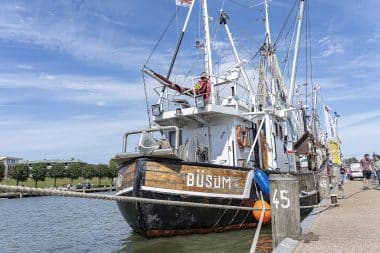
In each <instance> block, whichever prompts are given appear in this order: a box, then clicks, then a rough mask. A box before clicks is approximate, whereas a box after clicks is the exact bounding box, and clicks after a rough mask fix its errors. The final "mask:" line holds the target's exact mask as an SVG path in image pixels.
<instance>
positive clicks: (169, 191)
mask: <svg viewBox="0 0 380 253" xmlns="http://www.w3.org/2000/svg"><path fill="white" fill-rule="evenodd" d="M141 190H143V191H152V192H161V193H171V194H178V195H190V196H201V197H215V198H231V199H243V198H244V194H243V195H236V194H223V193H208V192H193V191H181V190H172V189H165V188H156V187H150V186H141Z"/></svg>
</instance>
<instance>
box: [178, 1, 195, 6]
mask: <svg viewBox="0 0 380 253" xmlns="http://www.w3.org/2000/svg"><path fill="white" fill-rule="evenodd" d="M192 2H193V0H175V4H176V5H178V6H184V7H189V6H190V5H191V3H192Z"/></svg>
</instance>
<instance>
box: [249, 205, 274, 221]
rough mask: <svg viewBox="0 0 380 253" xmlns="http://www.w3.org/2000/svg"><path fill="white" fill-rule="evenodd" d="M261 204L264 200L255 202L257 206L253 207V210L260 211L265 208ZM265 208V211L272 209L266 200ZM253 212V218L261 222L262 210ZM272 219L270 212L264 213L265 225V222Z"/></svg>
mask: <svg viewBox="0 0 380 253" xmlns="http://www.w3.org/2000/svg"><path fill="white" fill-rule="evenodd" d="M261 203H262V200H257V201H256V202H255V204H254V205H253V208H258V209H261V208H263V206H262V204H261ZM264 206H265V209H270V205H269V204H268V202H266V201H265V200H264ZM252 212H253V217H255V218H256V220H258V221H259V220H260V215H261V210H253V211H252ZM270 217H271V213H270V210H268V211H265V212H264V218H263V222H264V223H265V222H268V221H270Z"/></svg>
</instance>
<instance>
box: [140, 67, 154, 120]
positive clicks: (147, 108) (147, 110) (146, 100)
mask: <svg viewBox="0 0 380 253" xmlns="http://www.w3.org/2000/svg"><path fill="white" fill-rule="evenodd" d="M141 76H142V79H143V84H144V93H145V106H146V113H147V115H148V122H149V127H151V126H152V124H151V122H150V110H149V109H150V108H149V101H148V91H147V89H146V82H145V75H144V71H141Z"/></svg>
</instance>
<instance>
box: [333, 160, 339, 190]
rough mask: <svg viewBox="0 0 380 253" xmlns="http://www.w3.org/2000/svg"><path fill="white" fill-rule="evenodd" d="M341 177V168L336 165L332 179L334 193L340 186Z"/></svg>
mask: <svg viewBox="0 0 380 253" xmlns="http://www.w3.org/2000/svg"><path fill="white" fill-rule="evenodd" d="M339 179H340V168H339V167H336V166H334V167H333V169H332V180H331V184H332V192H334V193H335V192H336V190H337V188H338V184H339Z"/></svg>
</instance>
